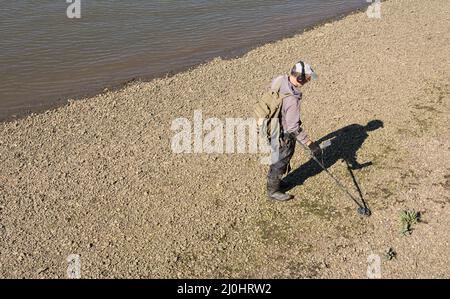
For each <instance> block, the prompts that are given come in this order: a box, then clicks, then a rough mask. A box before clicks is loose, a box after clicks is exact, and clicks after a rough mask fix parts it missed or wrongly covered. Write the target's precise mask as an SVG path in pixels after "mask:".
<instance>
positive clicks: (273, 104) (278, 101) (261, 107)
mask: <svg viewBox="0 0 450 299" xmlns="http://www.w3.org/2000/svg"><path fill="white" fill-rule="evenodd" d="M284 78H285V77H284V76H280V77H278V78H276V79H275V82H274V84H273V86H272V87H271V88H270V89H269V91H267V92H266V93H264V95H263V96H262V98H261V100H260V101H259V102H258V103H257V104H256V105H255V106H254V115H255V117H256V120H257V125H258V132H259V133H260V135H261V136H262V137H263V138H264V139H265V140H266V141H267V142H268V143H269V144H270V142H271V139H272V138H275V137H278V136H279V133H280V112H281V106H282V103H283V99H284V98H287V97H289V96H291V94H280V88H281V83H282V80H283V79H284Z"/></svg>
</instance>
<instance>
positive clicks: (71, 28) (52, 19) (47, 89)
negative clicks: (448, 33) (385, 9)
mask: <svg viewBox="0 0 450 299" xmlns="http://www.w3.org/2000/svg"><path fill="white" fill-rule="evenodd" d="M366 4H367V3H366V1H365V0H308V1H307V0H297V1H294V0H273V1H272V0H251V1H239V0H155V1H152V0H148V1H146V0H127V1H123V0H120V1H119V0H81V18H80V19H69V18H68V17H67V16H66V9H67V6H68V5H69V4H67V3H66V1H65V0H39V1H33V0H14V1H6V0H0V120H1V119H4V118H5V117H7V116H11V115H14V114H17V113H18V112H19V111H24V110H30V109H32V110H36V108H43V107H46V106H48V105H51V104H54V103H55V102H57V101H58V99H65V98H67V97H72V96H79V95H83V94H86V93H91V92H95V91H97V90H100V89H101V88H102V87H105V86H111V85H115V84H118V83H120V82H124V81H126V80H129V79H131V78H134V77H141V76H145V77H148V76H158V75H162V74H165V73H167V72H172V71H176V70H180V69H183V68H185V67H187V66H192V65H195V64H198V63H200V62H202V61H205V60H206V59H210V58H212V57H215V56H219V55H227V54H230V53H234V52H239V51H241V50H242V49H247V48H249V47H251V46H252V45H255V44H260V43H263V42H267V41H272V40H274V39H277V38H280V37H283V36H286V35H288V34H292V33H294V32H297V31H300V30H301V29H303V28H305V27H307V26H310V25H313V24H314V23H317V22H319V21H321V20H324V19H327V18H330V17H333V16H337V15H339V14H342V13H346V12H349V11H351V10H354V9H356V8H361V7H363V6H364V5H366Z"/></svg>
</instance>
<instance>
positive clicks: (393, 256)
mask: <svg viewBox="0 0 450 299" xmlns="http://www.w3.org/2000/svg"><path fill="white" fill-rule="evenodd" d="M384 258H385V259H386V260H388V261H391V260H392V259H396V258H397V252H395V250H394V248H392V247H389V249H388V250H387V252H386V253H385V254H384Z"/></svg>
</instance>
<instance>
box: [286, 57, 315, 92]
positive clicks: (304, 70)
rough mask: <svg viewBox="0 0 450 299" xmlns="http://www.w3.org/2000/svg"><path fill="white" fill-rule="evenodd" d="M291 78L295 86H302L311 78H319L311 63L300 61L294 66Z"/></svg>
mask: <svg viewBox="0 0 450 299" xmlns="http://www.w3.org/2000/svg"><path fill="white" fill-rule="evenodd" d="M289 79H290V81H291V83H292V84H293V85H294V86H295V87H300V86H302V85H305V84H306V83H308V82H309V81H311V79H313V80H315V79H317V74H316V73H315V72H314V70H313V69H312V67H311V66H310V65H309V64H307V63H304V62H303V61H299V62H298V63H296V64H295V65H294V66H293V67H292V69H291V72H290V78H289Z"/></svg>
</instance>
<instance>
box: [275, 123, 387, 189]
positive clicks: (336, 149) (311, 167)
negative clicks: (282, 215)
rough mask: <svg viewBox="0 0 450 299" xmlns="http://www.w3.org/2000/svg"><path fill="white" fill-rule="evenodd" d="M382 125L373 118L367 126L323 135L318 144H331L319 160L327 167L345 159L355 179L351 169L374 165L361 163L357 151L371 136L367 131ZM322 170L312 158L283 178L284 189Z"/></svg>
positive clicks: (300, 182) (344, 128) (348, 128)
mask: <svg viewBox="0 0 450 299" xmlns="http://www.w3.org/2000/svg"><path fill="white" fill-rule="evenodd" d="M382 127H383V122H382V121H381V120H372V121H370V122H368V123H367V125H365V126H363V125H359V124H352V125H349V126H346V127H343V128H341V129H339V130H337V131H334V132H332V133H330V134H328V135H326V136H324V137H322V138H321V139H319V140H317V144H321V143H322V142H325V141H327V142H331V144H329V145H328V146H327V147H326V148H324V149H323V153H322V156H321V157H318V160H319V161H321V162H323V165H324V166H325V167H326V168H329V167H331V166H332V165H334V163H336V162H337V161H338V160H340V159H342V160H344V161H345V162H346V164H347V166H348V168H349V171H350V173H351V175H352V177H353V179H355V178H354V176H353V173H352V171H351V170H355V169H361V168H364V167H367V166H370V165H372V162H366V163H363V164H360V163H359V162H358V161H357V160H356V159H357V151H358V150H359V149H360V147H361V146H362V144H363V143H364V141H365V140H366V138H367V137H369V135H368V133H367V132H370V131H374V130H377V129H379V128H382ZM322 171H323V169H322V167H320V166H319V165H318V164H317V163H316V162H315V161H314V160H313V159H310V160H309V161H308V162H306V163H305V164H303V165H301V166H300V167H299V168H297V169H295V170H294V171H292V172H291V173H289V174H288V175H287V176H286V177H285V178H284V179H283V185H284V186H285V188H283V189H284V190H283V191H288V190H290V189H292V188H294V187H296V186H298V185H301V184H303V183H304V182H305V181H306V180H307V179H308V178H310V177H313V176H315V175H317V174H319V173H321V172H322ZM357 187H358V186H357ZM358 191H359V187H358ZM360 195H361V194H360Z"/></svg>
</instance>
